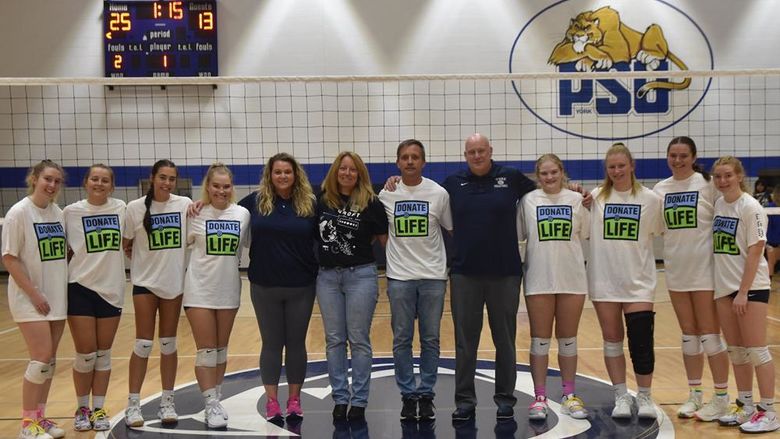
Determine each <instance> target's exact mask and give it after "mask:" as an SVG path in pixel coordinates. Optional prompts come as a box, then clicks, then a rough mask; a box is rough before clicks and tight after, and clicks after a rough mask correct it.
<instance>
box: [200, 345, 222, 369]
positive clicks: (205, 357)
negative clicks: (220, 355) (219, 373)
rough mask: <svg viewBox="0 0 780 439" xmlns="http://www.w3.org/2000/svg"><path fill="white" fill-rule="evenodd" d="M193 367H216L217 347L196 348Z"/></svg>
mask: <svg viewBox="0 0 780 439" xmlns="http://www.w3.org/2000/svg"><path fill="white" fill-rule="evenodd" d="M195 367H217V348H204V349H198V352H197V353H196V354H195Z"/></svg>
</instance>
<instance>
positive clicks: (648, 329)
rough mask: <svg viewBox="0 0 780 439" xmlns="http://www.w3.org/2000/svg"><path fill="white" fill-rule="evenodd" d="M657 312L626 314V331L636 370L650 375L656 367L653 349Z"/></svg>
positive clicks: (638, 372)
mask: <svg viewBox="0 0 780 439" xmlns="http://www.w3.org/2000/svg"><path fill="white" fill-rule="evenodd" d="M654 326H655V313H654V312H652V311H639V312H632V313H628V314H626V333H627V334H628V352H629V354H631V362H632V363H634V372H636V373H637V374H639V375H649V374H651V373H653V370H654V369H655V352H654V351H653V331H654V329H655V328H654Z"/></svg>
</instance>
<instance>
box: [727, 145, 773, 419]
mask: <svg viewBox="0 0 780 439" xmlns="http://www.w3.org/2000/svg"><path fill="white" fill-rule="evenodd" d="M712 175H713V178H714V180H715V187H717V189H718V190H719V191H720V193H721V194H723V197H722V198H720V199H718V200H717V201H716V202H715V217H714V219H713V221H712V238H713V251H714V253H715V305H716V306H717V309H718V317H719V318H720V325H721V328H722V329H723V335H724V336H725V337H726V343H728V345H729V357H730V358H731V364H732V365H733V367H734V377H735V378H736V381H737V390H738V392H739V396H738V398H737V404H736V406H735V407H734V408H733V409H732V411H731V412H730V413H728V414H726V415H724V416H723V417H721V418H720V419H719V422H720V424H721V425H725V426H736V425H739V429H740V430H741V431H742V432H744V433H765V432H771V431H775V430H777V429H778V428H780V422H778V420H777V414H776V412H775V407H774V404H775V399H774V396H775V366H774V364H773V363H772V354H770V353H769V348H768V347H767V340H766V327H767V307H768V306H767V304H768V302H769V288H770V282H769V269H768V267H767V262H766V259H764V245H765V244H766V224H767V216H766V212H765V211H764V208H763V207H762V206H761V204H759V202H758V201H756V199H754V198H753V197H751V196H750V194H749V193H748V192H747V188H746V186H745V169H744V168H743V167H742V163H741V162H740V161H739V159H737V158H735V157H731V156H726V157H721V158H719V159H718V160H717V161H716V162H715V164H714V165H713V167H712ZM754 371H755V374H756V378H757V381H758V390H759V392H760V394H761V402H760V403H759V404H758V406H755V405H754V404H753V395H752V389H753V372H754Z"/></svg>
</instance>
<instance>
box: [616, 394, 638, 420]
mask: <svg viewBox="0 0 780 439" xmlns="http://www.w3.org/2000/svg"><path fill="white" fill-rule="evenodd" d="M633 405H634V398H632V397H631V395H629V394H628V393H624V394H622V395H620V396H615V408H613V409H612V417H613V418H615V419H631V408H632V407H633Z"/></svg>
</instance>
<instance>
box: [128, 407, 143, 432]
mask: <svg viewBox="0 0 780 439" xmlns="http://www.w3.org/2000/svg"><path fill="white" fill-rule="evenodd" d="M125 424H127V426H128V427H143V426H144V416H143V415H142V414H141V406H140V405H139V404H130V405H128V406H127V408H126V409H125Z"/></svg>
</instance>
